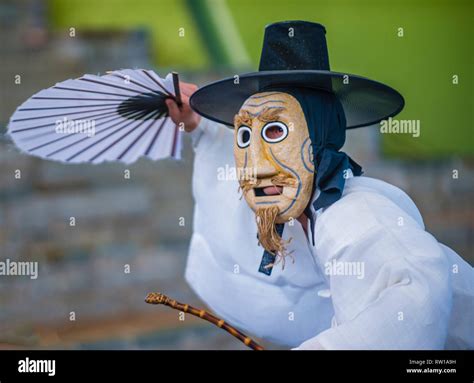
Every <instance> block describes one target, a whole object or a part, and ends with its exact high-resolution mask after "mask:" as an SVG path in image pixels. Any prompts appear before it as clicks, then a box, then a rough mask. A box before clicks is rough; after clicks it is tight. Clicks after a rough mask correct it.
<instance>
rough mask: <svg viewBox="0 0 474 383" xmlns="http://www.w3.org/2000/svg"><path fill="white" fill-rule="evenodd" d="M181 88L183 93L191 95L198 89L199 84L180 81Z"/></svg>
mask: <svg viewBox="0 0 474 383" xmlns="http://www.w3.org/2000/svg"><path fill="white" fill-rule="evenodd" d="M179 89H180V90H181V94H185V95H187V96H191V95H192V94H193V93H194V92H195V91H196V90H197V89H198V87H197V85H195V84H190V83H186V82H185V83H180V86H179Z"/></svg>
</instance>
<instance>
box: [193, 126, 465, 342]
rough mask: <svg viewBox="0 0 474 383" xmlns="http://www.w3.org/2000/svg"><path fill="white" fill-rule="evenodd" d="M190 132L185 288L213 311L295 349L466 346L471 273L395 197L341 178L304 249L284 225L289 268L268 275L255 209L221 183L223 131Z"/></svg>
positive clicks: (367, 182) (385, 189)
mask: <svg viewBox="0 0 474 383" xmlns="http://www.w3.org/2000/svg"><path fill="white" fill-rule="evenodd" d="M192 136H193V145H194V148H195V162H194V175H193V193H194V198H195V202H196V204H195V211H194V233H193V236H192V240H191V245H190V251H189V258H188V263H187V268H186V280H187V281H188V283H189V284H190V285H191V287H192V288H193V289H194V291H195V292H196V293H197V294H198V295H199V296H200V297H201V299H202V300H203V301H204V302H206V303H207V304H208V306H209V307H210V308H211V309H212V310H213V311H214V312H215V313H216V314H217V315H219V316H221V317H222V318H224V319H225V320H227V321H228V322H229V323H231V324H233V325H235V326H237V327H239V328H241V329H242V330H244V331H247V332H249V333H250V334H253V335H255V336H258V337H261V338H264V339H267V340H270V341H273V342H275V343H278V344H281V345H286V346H290V347H297V348H298V349H443V348H451V349H457V348H474V326H473V323H474V271H473V268H472V267H471V266H470V265H469V264H468V263H466V262H465V261H464V260H463V259H462V258H461V257H460V256H458V255H457V254H456V253H455V252H454V251H452V250H451V249H449V248H448V247H446V246H444V245H442V244H440V243H438V242H437V240H436V239H435V238H434V237H433V236H432V235H430V234H429V233H427V232H426V231H425V230H424V225H423V221H422V218H421V216H420V213H419V211H418V209H417V208H416V206H415V205H414V203H413V202H412V200H411V199H410V198H409V197H408V196H407V195H406V194H405V193H404V192H403V191H401V190H400V189H398V188H396V187H394V186H392V185H389V184H387V183H385V182H382V181H379V180H375V179H372V178H368V177H353V178H349V179H347V180H346V185H345V188H344V193H343V196H342V198H341V199H340V200H338V201H337V202H335V203H334V204H333V205H331V206H329V207H328V208H325V209H320V210H318V211H317V212H316V213H315V214H316V224H315V246H312V244H311V241H310V240H308V239H307V238H306V236H305V233H304V231H303V229H302V227H301V225H300V223H299V222H298V221H295V222H294V223H293V225H290V224H289V223H287V224H285V228H284V232H283V238H284V239H289V238H292V241H291V242H290V245H289V246H288V250H290V251H293V255H294V263H292V262H291V260H287V262H286V266H285V269H284V270H282V268H281V266H280V265H276V266H275V267H274V268H273V271H272V273H271V275H270V276H267V275H265V274H262V273H259V272H258V268H259V265H260V262H261V259H262V255H263V249H262V247H260V246H258V243H257V238H256V234H257V228H256V224H255V216H254V213H253V212H252V211H251V209H250V208H249V207H248V205H247V203H246V202H245V200H244V199H240V193H239V192H238V182H237V180H236V179H235V178H234V179H223V178H225V177H223V175H225V174H226V173H227V176H228V175H229V172H228V170H229V169H230V168H232V167H233V166H234V159H233V132H232V131H231V130H230V129H227V128H225V127H223V126H221V125H218V124H215V123H213V122H210V121H208V120H205V119H203V121H202V122H201V124H200V125H199V127H198V128H197V129H196V130H195V131H194V132H193V133H192ZM230 174H231V173H230ZM331 266H336V267H333V269H332V270H331V269H330V267H331ZM331 271H332V272H331ZM341 272H343V275H340V274H341Z"/></svg>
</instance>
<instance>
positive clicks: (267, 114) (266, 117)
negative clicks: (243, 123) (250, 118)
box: [255, 106, 285, 122]
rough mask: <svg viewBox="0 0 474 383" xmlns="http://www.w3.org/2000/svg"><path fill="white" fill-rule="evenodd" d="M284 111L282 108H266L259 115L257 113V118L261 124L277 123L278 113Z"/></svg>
mask: <svg viewBox="0 0 474 383" xmlns="http://www.w3.org/2000/svg"><path fill="white" fill-rule="evenodd" d="M284 110H285V108H284V107H282V106H267V107H266V108H265V109H263V110H262V111H261V112H260V113H257V115H256V116H255V117H257V118H258V119H259V120H260V121H262V122H270V121H277V120H279V119H280V113H281V112H283V111H284Z"/></svg>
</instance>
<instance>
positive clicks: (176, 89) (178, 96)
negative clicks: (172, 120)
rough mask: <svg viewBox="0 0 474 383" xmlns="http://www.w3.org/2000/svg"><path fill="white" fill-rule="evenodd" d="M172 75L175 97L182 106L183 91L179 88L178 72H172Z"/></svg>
mask: <svg viewBox="0 0 474 383" xmlns="http://www.w3.org/2000/svg"><path fill="white" fill-rule="evenodd" d="M172 76H173V86H174V97H175V100H176V103H177V104H178V106H179V107H181V106H182V105H183V100H181V91H180V90H179V75H178V72H172Z"/></svg>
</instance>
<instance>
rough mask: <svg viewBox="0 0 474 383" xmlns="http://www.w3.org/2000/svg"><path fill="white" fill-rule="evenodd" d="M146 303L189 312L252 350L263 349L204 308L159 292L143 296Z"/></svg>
mask: <svg viewBox="0 0 474 383" xmlns="http://www.w3.org/2000/svg"><path fill="white" fill-rule="evenodd" d="M145 302H146V303H150V304H152V305H160V304H161V305H166V306H169V307H172V308H174V309H175V310H179V311H183V312H185V313H190V314H192V315H195V316H197V317H199V318H202V319H205V320H207V321H208V322H211V323H212V324H214V325H216V326H217V327H219V328H222V329H224V330H225V331H227V332H228V333H229V334H231V335H233V336H235V337H236V338H237V339H238V340H240V341H241V342H243V343H244V344H245V345H246V346H248V347H250V348H251V349H252V350H257V351H260V350H263V347H262V346H260V345H259V344H258V343H257V342H255V341H254V340H253V339H251V338H249V337H248V336H247V335H245V334H244V333H242V332H240V331H239V330H237V329H236V328H234V327H232V326H231V325H230V324H228V323H226V322H225V321H224V320H223V319H220V318H218V317H216V316H215V315H213V314H211V313H210V312H207V311H206V310H199V309H197V308H195V307H192V306H190V305H187V304H183V303H179V302H177V301H175V300H174V299H170V298H168V297H167V296H166V295H164V294H161V293H149V294H148V295H147V297H146V298H145Z"/></svg>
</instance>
